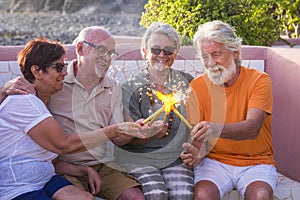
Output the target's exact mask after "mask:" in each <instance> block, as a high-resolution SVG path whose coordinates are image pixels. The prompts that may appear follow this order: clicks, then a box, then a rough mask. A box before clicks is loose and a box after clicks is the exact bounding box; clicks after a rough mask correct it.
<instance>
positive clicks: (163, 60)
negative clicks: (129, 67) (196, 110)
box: [116, 22, 193, 200]
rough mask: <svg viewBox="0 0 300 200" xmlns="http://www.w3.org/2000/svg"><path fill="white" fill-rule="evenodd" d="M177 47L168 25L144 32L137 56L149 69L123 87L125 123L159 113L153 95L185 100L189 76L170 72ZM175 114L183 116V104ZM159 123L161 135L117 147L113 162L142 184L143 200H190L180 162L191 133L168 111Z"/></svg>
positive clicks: (189, 175)
mask: <svg viewBox="0 0 300 200" xmlns="http://www.w3.org/2000/svg"><path fill="white" fill-rule="evenodd" d="M179 48H180V40H179V36H178V34H177V32H176V30H175V29H174V28H173V27H171V26H170V25H168V24H165V23H161V22H155V23H153V24H152V25H150V26H149V28H148V29H147V30H146V32H145V34H144V36H143V38H142V43H141V54H142V56H143V58H144V59H146V61H147V64H148V65H147V67H146V68H145V70H143V71H141V72H134V73H133V74H132V76H130V78H129V79H127V80H126V81H125V82H124V83H123V84H122V93H123V105H124V117H125V120H126V121H136V120H139V119H146V118H147V117H149V116H150V115H151V114H152V113H154V112H155V111H157V110H158V109H160V108H161V107H162V104H163V102H161V101H160V100H159V99H158V98H157V96H156V91H159V92H161V93H163V94H171V93H172V92H174V93H177V94H178V93H180V94H181V96H186V94H187V92H188V91H189V82H190V81H191V80H192V79H193V77H192V76H191V75H190V74H187V73H184V72H182V71H178V70H175V69H172V65H173V63H174V60H175V58H176V56H177V53H178V51H179ZM183 100H184V98H183ZM176 109H177V110H178V111H179V112H180V113H181V114H182V115H184V116H185V105H184V103H183V102H181V103H179V105H176ZM159 119H161V120H165V121H166V127H165V129H164V131H161V132H160V133H159V134H156V135H154V136H152V137H149V138H148V139H138V138H134V139H133V140H132V141H131V143H129V144H127V145H124V146H123V147H122V148H117V150H116V156H117V161H118V162H119V164H120V165H122V166H123V167H124V168H125V169H126V170H128V172H129V173H130V174H131V175H133V176H134V177H135V178H136V179H137V180H138V182H140V183H141V185H142V189H143V192H144V195H145V197H146V199H149V200H150V199H151V200H152V199H159V200H167V199H173V200H174V199H176V200H181V199H185V200H189V199H193V172H192V170H191V169H190V168H188V167H187V166H186V165H184V164H183V163H182V161H181V159H180V154H181V152H182V151H183V149H182V148H181V146H182V144H183V143H184V142H185V141H187V140H188V137H189V133H190V131H189V129H188V127H186V126H185V124H184V123H181V120H180V119H179V118H178V116H177V115H175V114H174V112H173V111H172V110H171V111H170V112H169V113H163V114H162V115H161V116H160V118H159Z"/></svg>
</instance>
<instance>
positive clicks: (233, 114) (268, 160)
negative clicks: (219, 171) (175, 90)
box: [187, 66, 276, 166]
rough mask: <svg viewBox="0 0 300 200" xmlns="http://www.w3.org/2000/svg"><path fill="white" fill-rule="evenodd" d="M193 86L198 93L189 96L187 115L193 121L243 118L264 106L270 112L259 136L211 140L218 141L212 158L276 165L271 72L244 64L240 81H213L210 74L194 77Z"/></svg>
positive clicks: (237, 163) (211, 152) (229, 161)
mask: <svg viewBox="0 0 300 200" xmlns="http://www.w3.org/2000/svg"><path fill="white" fill-rule="evenodd" d="M191 87H192V89H193V92H194V93H193V95H191V97H190V98H189V99H188V100H187V116H188V120H189V121H190V122H191V123H192V124H196V123H198V122H200V121H209V122H215V123H224V124H226V123H234V122H240V121H243V120H245V119H246V115H247V111H248V109H250V108H258V109H261V110H263V111H264V112H266V114H267V115H266V117H265V120H264V122H263V125H262V128H261V130H260V132H259V135H258V137H257V138H256V139H253V140H250V139H249V140H239V141H237V140H230V139H223V138H218V139H215V140H211V141H209V143H208V146H212V145H214V146H212V147H211V148H212V149H211V151H210V152H209V153H208V154H207V156H208V157H209V158H212V159H215V160H218V161H220V162H222V163H225V164H229V165H234V166H249V165H256V164H271V165H274V166H276V162H275V160H274V156H273V147H272V135H271V122H272V106H273V97H272V86H271V79H270V77H269V75H267V74H266V73H263V72H260V71H257V70H254V69H248V68H245V67H242V66H241V70H240V75H239V77H238V79H237V81H236V82H235V83H234V84H233V85H232V86H230V87H228V88H224V87H220V86H217V85H214V84H212V82H211V81H210V80H209V78H208V76H207V74H204V75H202V76H200V77H198V78H196V79H194V80H193V81H192V82H191ZM193 97H196V98H193Z"/></svg>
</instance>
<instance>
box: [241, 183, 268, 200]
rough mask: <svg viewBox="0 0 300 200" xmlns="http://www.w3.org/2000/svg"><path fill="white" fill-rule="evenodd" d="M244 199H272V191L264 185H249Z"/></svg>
mask: <svg viewBox="0 0 300 200" xmlns="http://www.w3.org/2000/svg"><path fill="white" fill-rule="evenodd" d="M245 199H255V200H260V199H270V200H271V199H273V189H272V188H271V186H269V185H268V184H266V183H256V184H255V183H254V184H250V185H249V186H248V187H247V189H246V192H245Z"/></svg>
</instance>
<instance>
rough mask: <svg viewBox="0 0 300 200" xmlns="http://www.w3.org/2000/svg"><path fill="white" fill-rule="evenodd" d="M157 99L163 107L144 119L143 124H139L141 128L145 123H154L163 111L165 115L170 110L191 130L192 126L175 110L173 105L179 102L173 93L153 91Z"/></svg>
mask: <svg viewBox="0 0 300 200" xmlns="http://www.w3.org/2000/svg"><path fill="white" fill-rule="evenodd" d="M155 93H156V95H157V98H158V99H159V100H161V101H162V102H163V103H164V104H163V106H162V107H161V108H160V109H158V110H157V111H156V112H154V113H153V114H152V115H150V116H149V117H148V118H147V119H145V120H144V121H143V122H141V123H140V125H141V126H143V125H145V124H146V123H147V122H149V121H151V122H153V121H155V120H157V118H158V117H159V116H160V115H161V114H162V113H163V112H164V111H165V112H166V113H165V115H167V114H168V113H169V112H170V111H171V110H173V112H174V113H175V114H176V115H177V116H178V117H179V118H180V119H181V121H183V123H184V124H185V125H186V126H187V127H188V128H189V129H191V128H192V127H193V126H192V125H191V124H190V123H189V122H188V121H187V120H186V119H185V118H184V116H182V115H181V114H180V112H179V111H178V110H177V109H176V108H175V106H174V105H175V104H176V103H178V102H179V100H177V99H176V94H175V93H170V94H162V93H161V92H158V91H155Z"/></svg>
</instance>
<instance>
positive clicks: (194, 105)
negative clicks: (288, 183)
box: [181, 21, 278, 200]
mask: <svg viewBox="0 0 300 200" xmlns="http://www.w3.org/2000/svg"><path fill="white" fill-rule="evenodd" d="M241 45H242V39H241V38H239V37H238V36H236V34H235V31H234V29H233V28H232V27H231V26H230V25H228V24H227V23H224V22H221V21H212V22H207V23H205V24H202V25H200V26H199V28H198V31H197V32H196V34H195V36H194V46H195V48H196V50H197V53H198V56H199V57H200V60H201V61H202V62H203V64H204V67H205V71H206V73H205V74H204V75H202V76H200V77H198V78H196V79H194V80H193V81H192V82H191V87H192V89H193V92H192V93H191V95H190V98H189V99H188V101H187V116H188V120H189V121H190V122H191V123H192V124H195V126H194V128H193V129H192V142H191V143H190V144H188V143H186V144H185V145H186V146H187V147H188V148H187V151H186V152H185V153H183V154H182V155H181V158H182V160H183V161H184V163H185V164H187V165H189V166H190V167H194V176H195V177H194V183H195V188H194V198H195V199H197V200H200V199H205V200H209V199H222V197H223V196H224V195H225V194H226V193H227V192H229V191H230V190H232V189H236V190H238V191H239V192H240V194H241V195H242V196H243V197H244V198H245V199H248V200H249V199H250V200H252V199H255V200H260V199H273V191H274V188H275V187H276V183H277V177H278V176H277V171H276V162H275V160H274V156H273V147H272V135H271V121H272V106H273V97H272V86H271V79H270V77H269V75H268V74H266V73H264V72H260V71H257V70H255V69H248V68H245V67H243V66H241ZM205 127H209V129H208V131H202V130H203V129H204V128H205ZM197 156H198V157H199V156H200V157H202V159H201V161H200V163H199V162H198V163H196V164H195V159H196V157H197ZM197 160H199V159H197Z"/></svg>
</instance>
